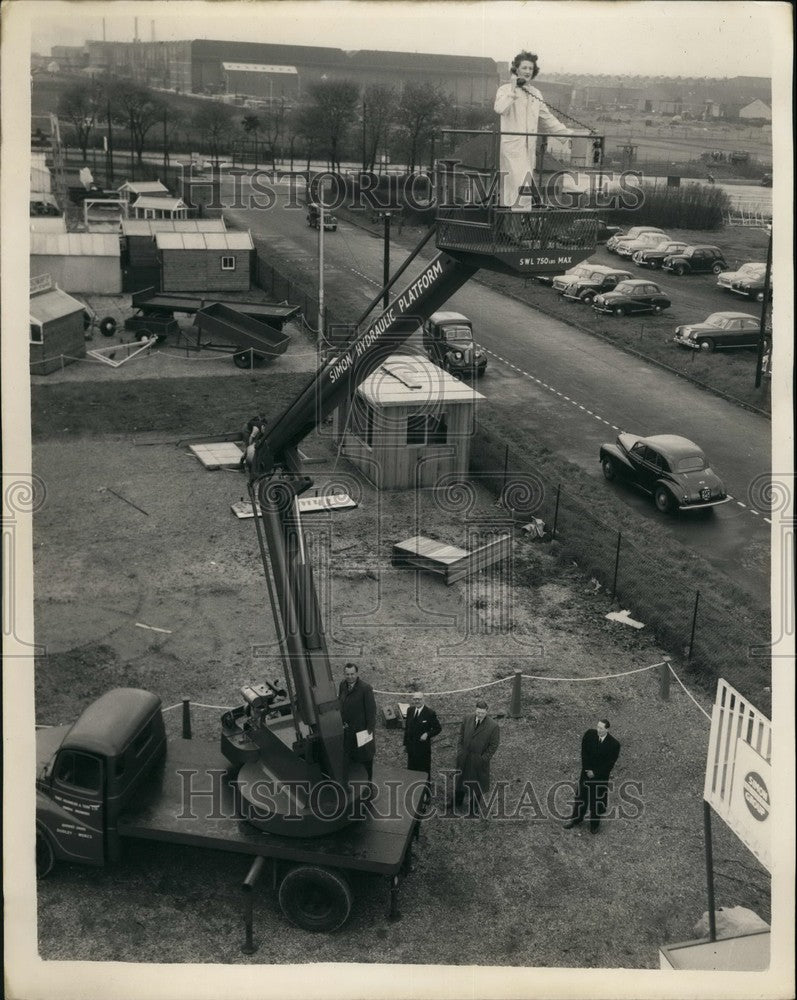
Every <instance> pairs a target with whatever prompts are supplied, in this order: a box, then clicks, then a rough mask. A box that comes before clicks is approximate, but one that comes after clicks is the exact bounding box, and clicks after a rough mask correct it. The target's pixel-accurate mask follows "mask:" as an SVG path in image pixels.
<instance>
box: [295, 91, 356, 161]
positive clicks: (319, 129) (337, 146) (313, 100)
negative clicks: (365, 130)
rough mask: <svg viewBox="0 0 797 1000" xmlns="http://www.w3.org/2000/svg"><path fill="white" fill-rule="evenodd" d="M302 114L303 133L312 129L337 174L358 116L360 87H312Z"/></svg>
mask: <svg viewBox="0 0 797 1000" xmlns="http://www.w3.org/2000/svg"><path fill="white" fill-rule="evenodd" d="M308 94H309V98H310V99H309V102H308V104H307V105H306V107H305V109H304V113H303V127H304V129H311V130H312V132H311V133H310V132H305V134H313V135H316V136H318V138H319V140H320V142H321V143H322V144H323V146H325V147H326V153H327V159H328V161H329V166H330V169H332V170H340V155H341V151H342V149H343V147H344V144H345V142H346V136H347V133H348V131H349V129H350V128H351V126H352V124H353V123H354V121H355V118H356V116H357V103H358V101H359V97H360V91H359V87H358V86H357V84H356V83H354V82H353V81H352V80H326V81H321V82H319V83H314V84H311V85H310V87H309V88H308Z"/></svg>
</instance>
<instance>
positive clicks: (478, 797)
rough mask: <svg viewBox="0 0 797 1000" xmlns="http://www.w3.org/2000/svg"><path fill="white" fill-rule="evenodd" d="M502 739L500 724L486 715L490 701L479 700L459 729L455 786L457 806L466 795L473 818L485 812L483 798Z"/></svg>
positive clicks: (488, 785) (455, 802)
mask: <svg viewBox="0 0 797 1000" xmlns="http://www.w3.org/2000/svg"><path fill="white" fill-rule="evenodd" d="M500 738H501V734H500V731H499V729H498V723H497V722H496V721H495V720H494V719H491V718H490V717H489V716H488V715H487V702H486V701H483V700H482V699H479V701H477V702H476V707H475V709H474V711H473V712H470V713H468V715H466V716H465V718H464V719H463V720H462V725H461V727H460V730H459V744H458V747H457V771H458V774H457V777H456V784H455V786H454V804H455V805H460V803H461V802H462V800H463V799H464V797H465V794H466V793H467V795H468V800H469V812H470V815H471V816H475V815H477V814H478V813H480V812H481V813H482V814H483V813H484V795H485V793H486V792H487V790H488V789H489V787H490V759H491V758H492V756H493V754H494V753H495V751H496V750H497V749H498V743H499V741H500Z"/></svg>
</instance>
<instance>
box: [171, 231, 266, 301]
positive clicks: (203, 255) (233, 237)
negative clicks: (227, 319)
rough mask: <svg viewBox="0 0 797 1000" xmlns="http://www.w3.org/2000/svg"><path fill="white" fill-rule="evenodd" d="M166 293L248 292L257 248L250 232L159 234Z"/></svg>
mask: <svg viewBox="0 0 797 1000" xmlns="http://www.w3.org/2000/svg"><path fill="white" fill-rule="evenodd" d="M155 245H156V247H157V250H158V259H159V261H160V269H161V271H160V287H161V291H164V292H223V291H226V292H248V291H249V288H250V286H251V268H252V257H253V254H254V250H255V245H254V243H253V242H252V236H251V234H250V233H249V232H245V233H242V232H235V233H156V234H155Z"/></svg>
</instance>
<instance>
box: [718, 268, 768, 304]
mask: <svg viewBox="0 0 797 1000" xmlns="http://www.w3.org/2000/svg"><path fill="white" fill-rule="evenodd" d="M766 273H767V265H766V264H760V263H757V262H756V263H753V262H751V263H749V264H742V266H741V267H740V268H739V270H738V271H722V272H721V273H720V274H718V275H717V285H719V287H720V288H727V289H729V290H730V291H731V292H735V293H736V294H737V295H744V296H746V297H747V298H748V299H755V301H756V302H763V301H764V285H765V284H766V280H765V279H766ZM769 294H770V296H771V295H772V272H771V271H770V273H769Z"/></svg>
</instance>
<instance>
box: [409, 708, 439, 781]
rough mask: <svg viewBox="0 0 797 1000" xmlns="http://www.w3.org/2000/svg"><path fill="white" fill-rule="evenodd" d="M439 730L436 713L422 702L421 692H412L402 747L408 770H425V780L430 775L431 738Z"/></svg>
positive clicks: (428, 778)
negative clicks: (405, 754) (405, 753)
mask: <svg viewBox="0 0 797 1000" xmlns="http://www.w3.org/2000/svg"><path fill="white" fill-rule="evenodd" d="M441 730H442V727H441V725H440V722H439V720H438V718H437V713H436V712H435V711H434V710H433V709H431V708H429V706H428V705H426V704H425V703H424V697H423V692H422V691H415V692H413V695H412V704H411V705H410V707H409V708H408V709H407V721H406V722H405V723H404V749H405V750H406V751H407V767H408V768H409V770H410V771H426V780H427V781H430V780H431V777H432V740H433V739H434V737H435V736H437V735H439V733H440V732H441Z"/></svg>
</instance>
